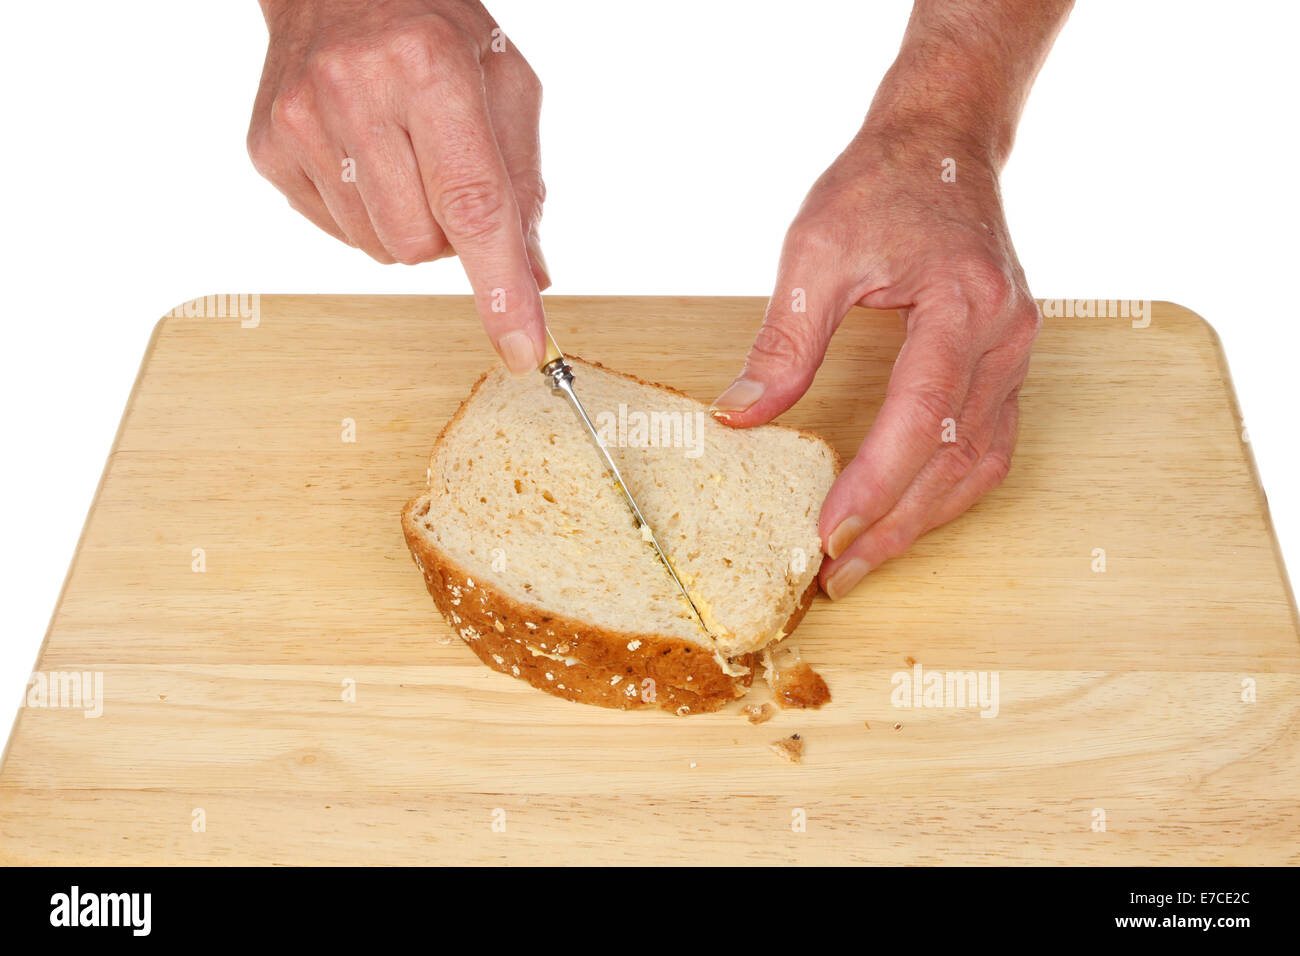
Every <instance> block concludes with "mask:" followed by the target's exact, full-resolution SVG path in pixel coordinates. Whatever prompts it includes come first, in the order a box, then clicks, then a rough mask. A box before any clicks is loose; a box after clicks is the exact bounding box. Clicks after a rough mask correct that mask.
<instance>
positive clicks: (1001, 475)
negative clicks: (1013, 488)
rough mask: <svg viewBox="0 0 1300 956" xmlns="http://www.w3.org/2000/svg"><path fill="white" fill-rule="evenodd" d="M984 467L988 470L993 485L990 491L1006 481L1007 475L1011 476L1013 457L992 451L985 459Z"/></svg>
mask: <svg viewBox="0 0 1300 956" xmlns="http://www.w3.org/2000/svg"><path fill="white" fill-rule="evenodd" d="M984 462H985V464H984V467H985V468H987V469H988V473H989V478H990V480H991V484H990V485H989V487H990V489H992V488H996V487H997V486H998V485H1000V484H1002V482H1004V481H1006V479H1007V475H1009V474H1011V456H1010V455H1008V454H1005V453H1003V452H1000V451H990V452H989V453H988V454H987V455H986V456H985V458H984Z"/></svg>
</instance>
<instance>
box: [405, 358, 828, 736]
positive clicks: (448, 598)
mask: <svg viewBox="0 0 1300 956" xmlns="http://www.w3.org/2000/svg"><path fill="white" fill-rule="evenodd" d="M566 358H568V359H569V360H570V361H577V362H579V363H581V364H584V365H589V366H593V367H595V368H601V369H604V366H602V365H600V364H599V363H597V362H585V361H583V360H582V359H577V358H575V357H574V356H566ZM493 371H494V369H491V368H489V369H488V370H487V371H485V372H484V373H483V374H482V375H481V376H479V378H478V380H477V381H476V382H475V383H474V387H473V388H472V389H470V393H469V395H468V396H466V398H465V399H464V400H463V401H462V402H461V403H460V407H458V408H457V409H456V413H455V414H454V415H452V417H451V418H450V419H449V420H448V421H447V423H446V424H445V425H444V426H443V427H442V430H441V431H440V432H439V433H438V437H437V439H436V441H435V442H434V452H435V453H436V451H437V449H438V447H439V446H440V445H441V444H442V442H443V440H444V439H445V438H446V436H447V434H448V433H449V432H450V430H451V429H452V428H453V426H454V425H455V424H456V423H457V422H458V421H459V420H460V419H461V417H462V416H463V415H464V414H465V412H466V410H467V409H468V407H469V406H470V404H471V402H472V401H473V399H474V396H475V394H476V393H477V392H478V390H479V389H480V388H481V387H482V386H483V383H484V382H485V381H487V378H488V376H489V375H491V374H492V372H493ZM605 371H607V372H609V373H611V374H614V375H620V376H622V377H623V378H627V379H631V380H633V381H635V382H638V383H640V384H642V385H649V386H653V387H655V388H661V389H664V390H665V391H668V392H672V393H674V394H676V395H679V396H682V397H684V398H690V396H689V395H686V394H685V393H684V392H681V391H678V390H677V389H674V388H671V387H669V386H664V385H658V384H656V383H654V382H647V381H645V380H644V379H641V378H637V377H636V376H634V375H628V374H626V373H623V372H616V371H614V370H612V369H605ZM691 400H692V401H696V400H695V399H691ZM776 427H778V428H786V429H787V430H789V431H797V432H800V433H801V434H804V435H808V436H809V437H812V438H815V439H816V440H817V441H823V442H824V441H825V440H824V439H822V438H821V437H820V436H818V435H816V434H814V433H812V432H808V431H804V430H803V429H795V428H790V427H789V426H785V425H778V426H776ZM831 451H832V454H833V455H834V460H835V467H836V471H838V470H839V468H840V465H841V459H840V456H839V454H838V453H836V452H835V450H834V449H833V448H832V449H831ZM428 504H429V497H428V493H427V492H426V493H425V494H422V495H420V496H418V497H416V498H414V499H412V500H411V501H409V502H408V503H407V504H406V507H404V508H403V509H402V533H403V535H404V536H405V538H406V544H407V547H408V548H409V549H410V552H411V557H412V558H413V559H414V561H415V565H416V567H418V568H419V569H420V572H421V574H422V575H423V577H424V583H425V586H426V587H427V588H428V591H429V594H430V595H431V596H432V597H433V601H434V604H435V605H436V606H437V608H438V610H439V612H440V613H441V614H442V616H443V618H444V619H445V620H446V621H447V623H448V624H449V625H450V626H451V628H452V629H453V630H454V631H455V632H456V633H457V634H458V635H459V636H460V638H461V639H462V640H463V641H464V642H465V643H466V644H467V645H469V647H470V649H471V650H472V651H473V652H474V653H475V654H476V655H477V656H478V658H479V660H481V661H482V662H483V663H484V664H486V665H487V666H488V667H491V668H492V669H493V670H498V671H501V672H502V673H505V674H510V675H512V676H514V677H518V678H519V679H520V680H524V681H527V682H528V683H529V684H531V685H532V686H534V687H536V688H538V689H539V690H544V691H546V692H547V693H549V694H553V695H555V696H557V697H563V698H565V699H567V700H572V701H577V702H580V703H584V704H594V705H596V706H598V707H610V708H618V709H621V710H631V709H636V708H644V707H658V708H660V709H662V710H667V711H670V712H672V713H675V714H677V715H678V716H687V715H690V714H699V713H708V712H710V711H715V710H717V709H718V708H720V707H722V706H724V705H725V704H727V703H729V702H730V701H733V700H736V699H737V698H740V697H743V696H744V695H745V693H746V692H747V690H748V689H749V687H750V685H751V684H752V683H753V678H754V669H755V666H756V664H757V661H758V654H757V652H754V653H750V654H745V655H742V656H740V657H737V658H733V659H732V663H733V664H735V665H740V666H741V667H743V668H744V669H745V672H744V673H743V674H741V675H738V676H732V675H728V674H727V673H725V672H724V671H723V670H722V668H721V667H720V666H719V664H718V662H717V660H716V658H715V657H714V656H713V655H712V654H710V653H708V652H707V651H706V650H704V649H702V648H701V647H699V646H698V645H694V644H691V643H689V642H687V641H684V640H682V639H680V638H675V637H669V636H667V635H660V634H637V633H630V632H625V631H616V630H612V629H609V628H605V627H600V626H596V625H592V624H589V623H586V622H583V621H577V620H574V619H571V618H568V617H565V616H563V615H558V614H553V613H551V612H549V611H546V610H544V609H542V608H540V607H537V606H535V605H530V604H525V603H523V602H521V601H518V600H516V599H515V598H513V597H511V596H510V595H507V594H505V593H503V592H501V591H499V590H497V589H495V588H493V587H491V586H490V585H489V584H488V583H487V582H485V581H475V580H474V579H473V578H472V576H471V575H470V573H469V572H467V571H466V570H465V569H464V568H463V567H461V566H460V565H458V564H457V563H456V561H455V560H454V559H452V558H451V556H450V555H448V554H446V553H445V552H443V551H442V550H441V549H439V548H437V547H435V546H433V545H432V544H430V543H429V541H428V540H427V538H426V536H425V535H424V534H423V533H422V532H421V529H420V527H419V523H418V522H419V519H420V518H421V517H423V516H424V514H425V513H426V511H427V508H428ZM816 593H817V579H816V578H815V577H814V578H813V579H812V580H811V581H810V582H809V583H808V586H807V588H805V589H804V592H803V594H802V595H800V597H799V601H798V603H797V605H796V607H795V610H794V612H793V613H792V614H791V615H790V617H789V618H788V619H787V621H786V623H785V625H784V626H783V627H782V628H781V632H782V634H783V635H789V634H790V633H791V632H793V631H794V629H795V628H796V627H798V625H799V622H800V621H802V620H803V616H804V615H805V614H806V613H807V611H808V608H809V606H811V604H812V600H813V597H814V595H815V594H816Z"/></svg>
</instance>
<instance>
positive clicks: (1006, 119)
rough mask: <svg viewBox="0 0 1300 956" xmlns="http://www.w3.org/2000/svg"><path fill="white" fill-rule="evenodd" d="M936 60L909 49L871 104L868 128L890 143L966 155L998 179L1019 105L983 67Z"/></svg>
mask: <svg viewBox="0 0 1300 956" xmlns="http://www.w3.org/2000/svg"><path fill="white" fill-rule="evenodd" d="M951 59H952V58H951V57H948V60H949V62H946V63H939V62H934V61H933V59H932V58H930V57H927V56H926V55H925V54H924V53H919V54H913V53H911V52H910V51H908V50H907V49H906V48H905V49H904V50H903V51H902V52H900V54H899V58H898V60H896V61H895V63H894V65H893V66H892V67H890V69H889V72H888V73H886V75H885V78H884V80H882V81H881V84H880V87H879V88H878V90H877V92H876V96H875V98H874V99H873V100H872V102H871V108H870V109H869V110H868V112H867V117H866V120H865V122H864V123H863V130H864V131H865V132H867V133H868V134H870V135H872V136H873V137H877V138H880V139H882V140H885V141H897V142H906V141H913V142H917V143H918V144H922V145H923V146H925V147H928V148H932V149H942V150H947V152H946V153H945V155H953V154H961V155H964V156H965V157H966V158H967V159H968V160H975V161H977V162H978V163H979V164H980V165H982V166H986V167H987V168H988V169H989V170H991V171H992V172H993V174H994V175H997V174H998V173H1000V172H1001V170H1002V167H1003V166H1004V165H1005V164H1006V161H1007V158H1008V157H1009V156H1010V154H1011V145H1012V143H1013V142H1014V140H1015V129H1016V120H1017V119H1018V117H1019V108H1018V106H1013V105H1012V104H1011V102H1010V101H1011V100H1012V99H1013V97H1011V96H1009V95H1007V93H1006V92H1005V91H1002V90H999V89H998V84H997V81H996V79H994V78H991V77H981V76H980V71H981V67H980V65H979V64H969V65H966V66H961V65H958V64H956V63H953V62H951Z"/></svg>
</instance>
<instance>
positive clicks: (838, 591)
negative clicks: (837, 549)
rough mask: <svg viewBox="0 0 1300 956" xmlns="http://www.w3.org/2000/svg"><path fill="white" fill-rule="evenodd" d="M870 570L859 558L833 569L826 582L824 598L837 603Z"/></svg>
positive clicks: (851, 559)
mask: <svg viewBox="0 0 1300 956" xmlns="http://www.w3.org/2000/svg"><path fill="white" fill-rule="evenodd" d="M870 570H871V568H870V567H869V566H868V565H867V562H865V561H863V560H862V559H861V558H850V559H849V560H847V561H845V562H844V563H843V564H841V565H840V566H839V567H838V568H836V569H835V573H834V574H832V575H831V576H830V577H829V578H827V580H826V596H827V597H828V598H830V599H831V600H832V601H838V600H839V599H840V598H842V597H844V596H845V595H846V594H848V593H849V592H850V591H852V590H853V589H854V588H855V587H857V586H858V582H859V581H861V580H862V579H863V578H865V577H866V576H867V572H868V571H870Z"/></svg>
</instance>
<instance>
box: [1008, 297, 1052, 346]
mask: <svg viewBox="0 0 1300 956" xmlns="http://www.w3.org/2000/svg"><path fill="white" fill-rule="evenodd" d="M1042 326H1043V313H1042V312H1040V311H1039V310H1038V306H1037V305H1036V304H1035V303H1034V302H1033V301H1029V302H1025V303H1023V304H1021V305H1019V306H1017V307H1016V309H1015V310H1014V311H1013V312H1012V315H1011V320H1010V323H1009V325H1008V329H1007V336H1006V339H1007V344H1009V345H1010V346H1012V348H1014V349H1015V350H1016V351H1018V352H1028V351H1029V349H1030V347H1031V346H1032V345H1033V344H1034V340H1035V339H1036V338H1038V330H1039V329H1040V328H1042Z"/></svg>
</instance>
